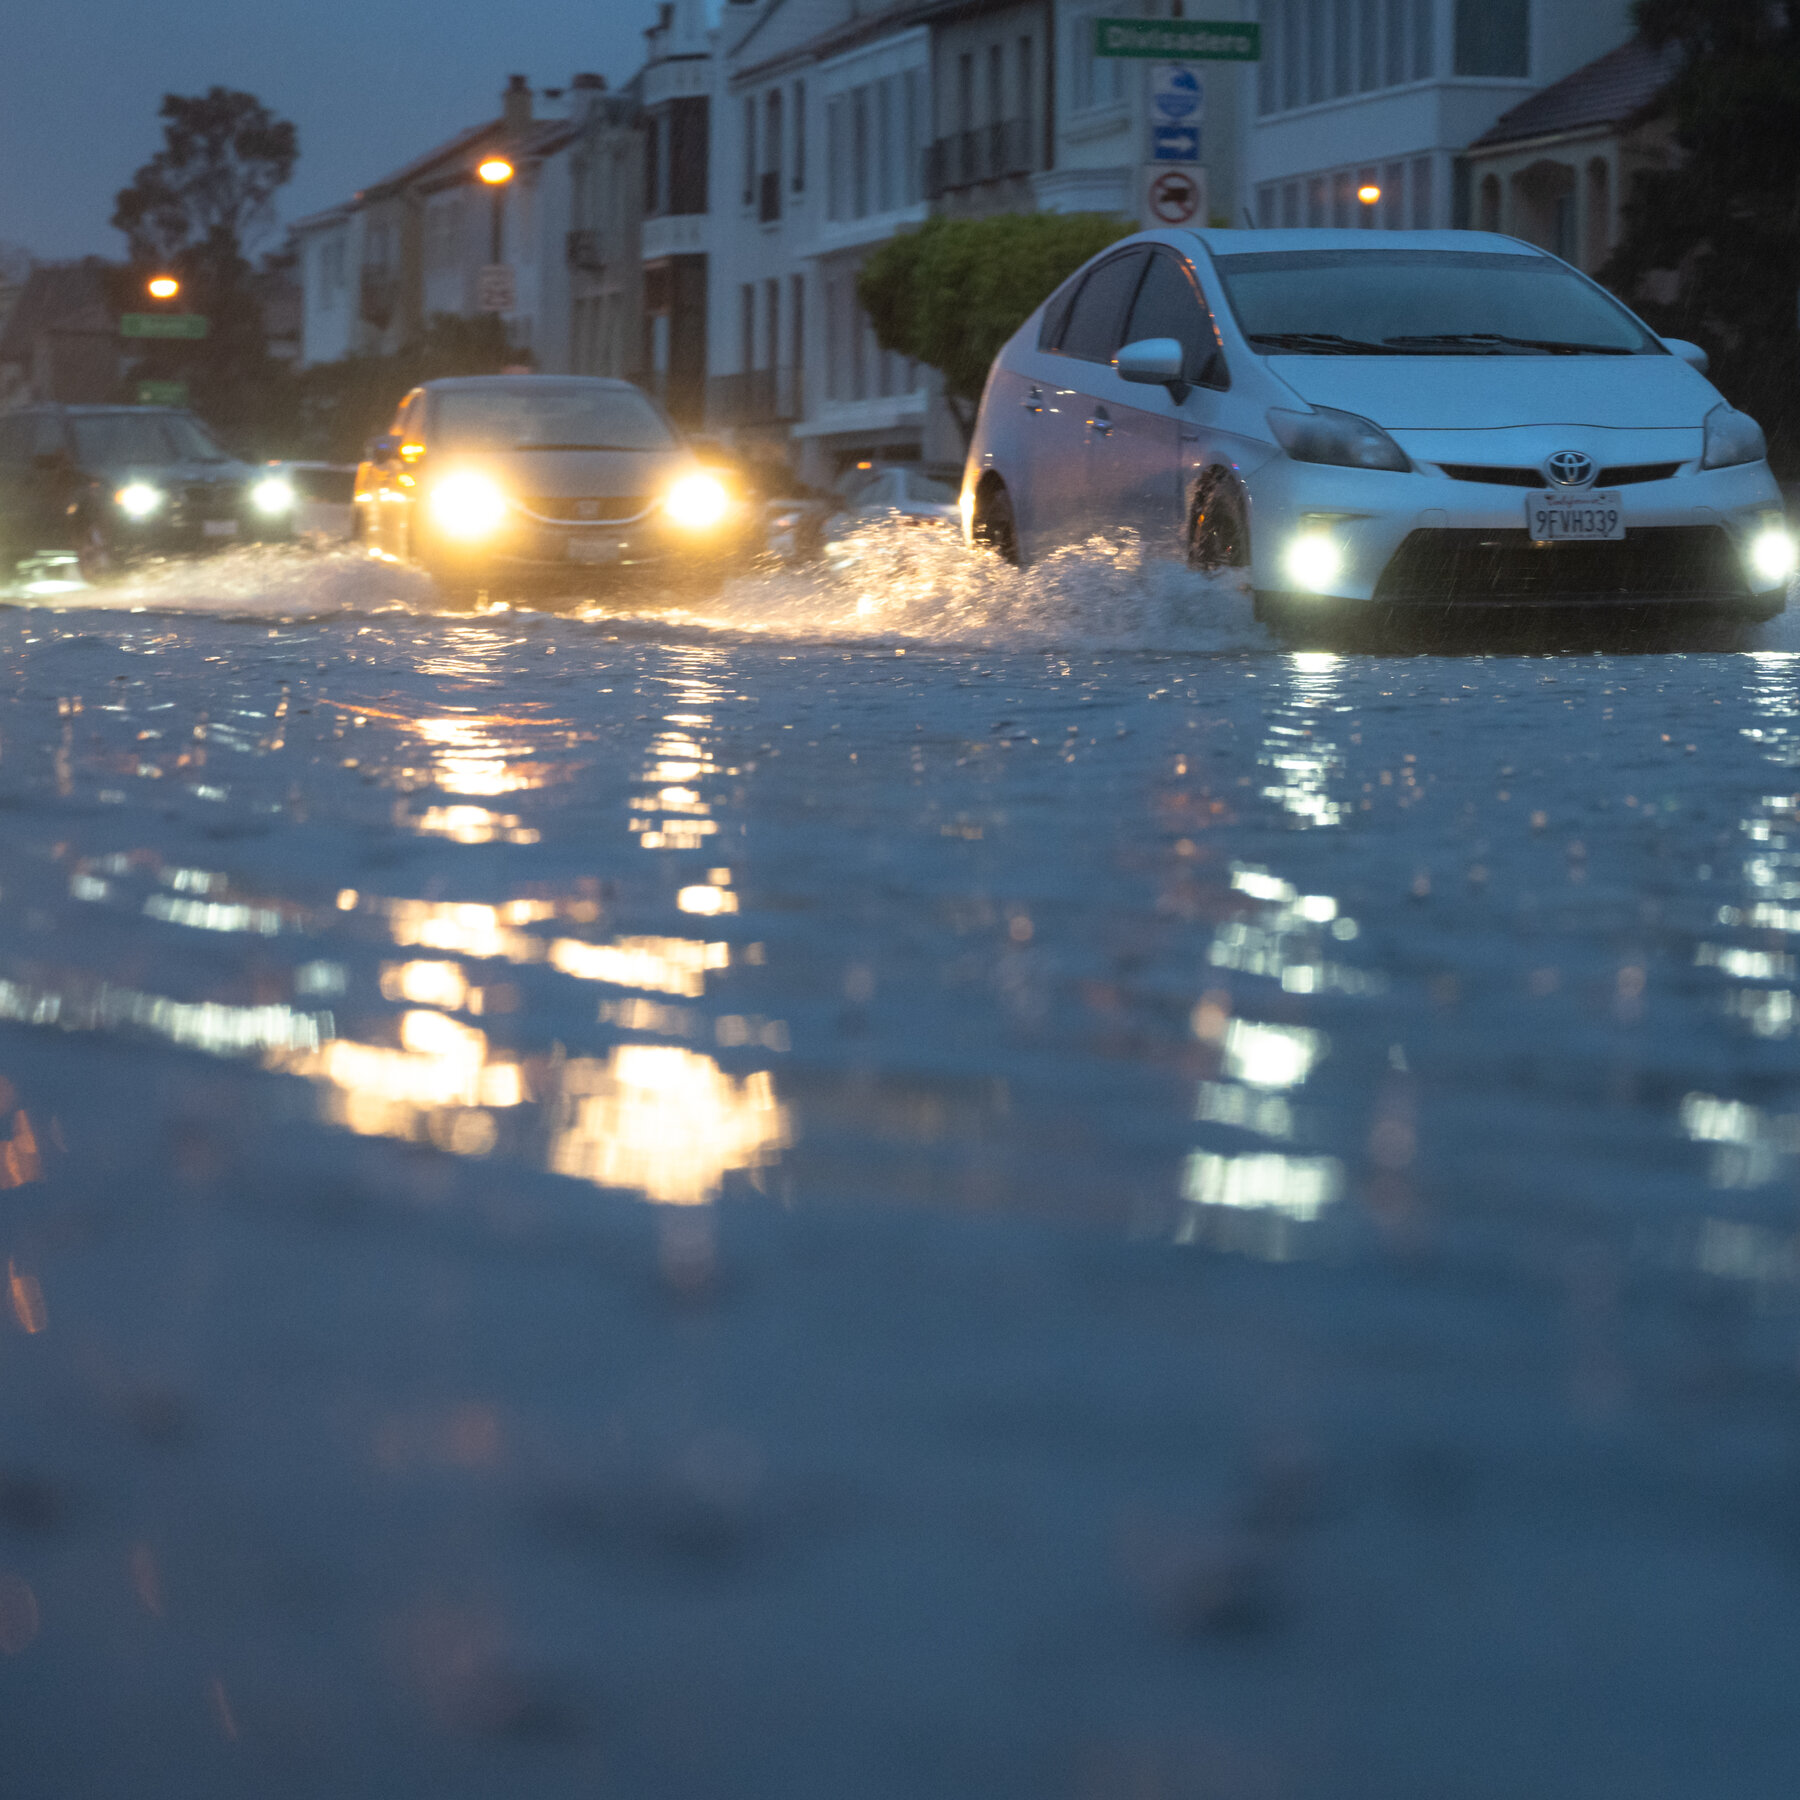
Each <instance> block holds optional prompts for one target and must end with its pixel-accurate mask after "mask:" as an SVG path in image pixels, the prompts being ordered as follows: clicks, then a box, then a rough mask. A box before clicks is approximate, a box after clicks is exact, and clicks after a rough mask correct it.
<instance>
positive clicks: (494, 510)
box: [431, 469, 506, 543]
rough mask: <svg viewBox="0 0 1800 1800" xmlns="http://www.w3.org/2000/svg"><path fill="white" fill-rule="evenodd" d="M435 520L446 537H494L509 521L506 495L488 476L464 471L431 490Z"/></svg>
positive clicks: (432, 512)
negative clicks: (507, 519)
mask: <svg viewBox="0 0 1800 1800" xmlns="http://www.w3.org/2000/svg"><path fill="white" fill-rule="evenodd" d="M431 519H432V523H433V524H434V525H436V526H437V528H438V530H439V531H441V532H442V533H443V534H444V536H445V537H450V538H461V539H463V540H464V541H465V542H468V543H473V542H474V541H475V540H476V539H478V538H484V537H492V536H493V535H494V533H495V532H496V531H498V530H499V529H500V527H501V525H503V524H504V523H505V521H506V495H505V494H504V493H503V492H502V491H501V489H500V486H499V484H498V483H497V482H494V481H490V480H489V479H488V477H487V476H485V475H478V474H476V473H475V471H474V470H473V469H462V470H459V471H458V472H457V473H456V474H454V475H446V476H445V477H444V479H443V480H442V481H440V482H439V483H438V484H437V486H436V487H434V488H433V489H432V490H431Z"/></svg>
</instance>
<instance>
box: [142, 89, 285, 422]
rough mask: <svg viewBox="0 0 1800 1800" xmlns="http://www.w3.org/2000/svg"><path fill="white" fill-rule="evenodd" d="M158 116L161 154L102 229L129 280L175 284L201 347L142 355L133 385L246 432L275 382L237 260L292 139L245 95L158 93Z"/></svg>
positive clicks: (249, 282)
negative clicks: (177, 384) (204, 327)
mask: <svg viewBox="0 0 1800 1800" xmlns="http://www.w3.org/2000/svg"><path fill="white" fill-rule="evenodd" d="M158 116H159V117H160V118H161V119H162V120H163V147H162V148H161V149H160V150H159V151H157V153H156V154H155V155H154V156H153V157H151V159H150V160H149V161H148V162H147V163H145V164H144V166H143V167H142V168H141V169H139V170H138V172H137V174H136V175H135V176H133V177H132V181H131V185H130V186H129V187H126V188H122V189H121V190H120V192H119V195H118V198H117V201H116V203H115V205H114V209H113V216H112V222H113V224H114V226H116V227H117V229H119V230H120V231H122V232H124V234H125V236H126V239H127V240H128V242H129V243H130V246H131V262H132V266H133V271H134V275H135V276H136V277H137V278H138V279H139V280H140V281H141V279H142V277H144V276H146V275H148V274H150V273H152V272H158V271H164V270H167V271H170V272H173V273H174V274H176V275H178V276H179V277H180V278H181V280H182V283H183V288H184V294H183V304H184V305H185V306H186V307H187V309H188V310H190V311H193V312H197V313H201V314H203V315H204V316H205V317H206V319H207V320H208V323H209V336H208V337H207V338H206V340H205V341H204V342H203V343H200V344H193V345H190V344H169V343H157V344H156V345H154V347H151V348H147V349H146V350H145V351H144V352H143V353H142V355H141V357H140V359H139V363H138V366H137V368H136V369H135V370H134V374H135V375H137V376H139V377H142V376H161V377H165V378H175V379H180V380H185V381H186V382H187V383H188V385H189V387H190V388H191V390H192V394H193V400H194V403H195V405H196V407H197V408H198V410H199V411H201V412H202V413H203V414H205V416H206V417H207V418H209V419H211V420H212V421H213V423H214V424H216V425H219V426H222V427H224V428H225V429H227V430H228V431H229V430H233V429H236V430H239V431H243V430H250V429H253V428H254V427H255V425H256V423H257V421H258V419H259V417H260V416H261V415H262V414H264V413H266V412H267V410H268V407H269V394H270V390H271V389H272V388H273V387H275V386H279V384H280V378H281V371H280V370H279V369H278V368H276V367H275V365H274V364H273V363H272V362H271V360H270V358H269V355H268V345H267V339H266V334H265V332H264V328H263V313H262V295H261V293H260V292H259V291H258V285H257V282H256V279H255V275H254V271H253V270H252V268H251V265H250V262H249V259H248V252H249V251H250V250H251V248H252V247H253V246H254V244H255V242H256V240H257V239H258V238H259V237H261V236H262V235H263V234H264V233H265V232H266V231H267V230H268V229H269V227H270V225H271V224H272V223H273V220H274V199H275V195H276V193H277V191H278V190H279V189H280V188H281V187H282V186H283V185H284V184H285V183H286V182H287V181H288V179H289V178H290V177H291V176H292V174H293V172H294V163H295V161H296V159H297V158H298V156H299V153H300V151H299V140H298V136H297V134H296V132H295V130H294V127H293V126H292V125H291V124H290V123H289V122H288V121H287V120H285V119H278V118H277V117H276V116H275V115H274V114H273V113H272V112H271V111H270V110H269V109H268V108H267V107H266V106H264V105H263V103H262V102H261V101H260V100H258V99H257V98H256V96H255V95H254V94H243V93H238V92H236V91H235V90H233V89H230V88H222V87H214V88H209V89H208V90H207V91H206V93H204V94H197V95H191V96H190V95H182V94H165V95H164V96H163V103H162V109H161V112H160V114H159V115H158Z"/></svg>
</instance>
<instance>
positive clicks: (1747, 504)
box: [1248, 457, 1786, 610]
mask: <svg viewBox="0 0 1800 1800" xmlns="http://www.w3.org/2000/svg"><path fill="white" fill-rule="evenodd" d="M1248 487H1249V493H1250V503H1251V543H1252V568H1251V579H1252V582H1253V584H1254V586H1255V587H1256V588H1257V589H1258V590H1259V591H1262V592H1269V593H1290V592H1293V591H1294V590H1295V589H1296V588H1297V587H1300V586H1302V585H1304V584H1302V583H1300V582H1297V581H1296V578H1295V573H1294V563H1293V561H1292V560H1291V559H1290V554H1289V552H1290V550H1291V547H1292V546H1293V545H1294V543H1295V542H1296V541H1297V540H1300V539H1303V538H1306V539H1312V538H1318V537H1324V538H1326V539H1328V540H1329V542H1330V544H1331V546H1332V548H1333V549H1334V550H1335V552H1336V560H1337V568H1336V570H1335V572H1334V573H1333V574H1332V575H1331V576H1330V578H1329V579H1328V580H1325V581H1323V582H1322V584H1321V585H1320V586H1319V587H1317V588H1316V589H1313V590H1312V592H1311V594H1310V596H1309V597H1310V598H1312V599H1314V600H1316V601H1317V602H1318V603H1321V604H1327V603H1329V602H1331V601H1334V600H1335V601H1350V602H1362V603H1374V604H1379V605H1383V606H1443V605H1451V606H1455V607H1457V608H1459V609H1460V608H1462V607H1465V606H1491V607H1516V606H1533V605H1555V606H1570V605H1574V606H1593V605H1600V606H1606V605H1638V606H1642V605H1661V604H1675V605H1684V606H1695V605H1699V606H1709V605H1712V606H1719V607H1723V608H1731V607H1752V608H1755V607H1758V606H1762V607H1763V608H1764V609H1765V610H1766V607H1767V605H1768V604H1770V603H1778V602H1779V599H1780V596H1781V594H1782V593H1783V591H1784V590H1785V588H1786V581H1785V579H1783V580H1779V581H1770V580H1768V579H1767V578H1764V577H1760V576H1759V575H1758V574H1757V573H1756V571H1755V568H1754V565H1753V563H1752V561H1751V558H1750V555H1749V549H1750V543H1751V540H1752V539H1753V538H1754V537H1755V535H1756V534H1757V533H1758V532H1759V531H1760V530H1762V529H1764V528H1766V527H1767V525H1768V524H1769V523H1770V522H1771V520H1772V518H1775V519H1778V516H1779V514H1780V511H1781V493H1780V490H1779V489H1778V488H1777V487H1776V485H1775V481H1774V478H1773V477H1772V476H1771V475H1770V474H1769V471H1768V469H1767V467H1766V466H1765V465H1763V464H1760V463H1755V464H1746V465H1744V466H1742V467H1740V468H1735V469H1709V470H1696V471H1693V472H1690V473H1678V474H1676V475H1674V476H1671V477H1669V478H1667V479H1664V480H1660V481H1646V482H1642V483H1639V484H1635V485H1631V486H1627V487H1624V488H1623V489H1622V490H1621V495H1620V497H1621V503H1622V506H1623V510H1624V514H1625V533H1626V535H1625V537H1624V539H1623V540H1622V541H1618V542H1612V543H1587V544H1557V545H1551V546H1547V547H1539V546H1535V545H1533V543H1532V542H1531V539H1530V535H1529V533H1528V532H1527V531H1526V529H1525V499H1526V490H1523V489H1520V488H1513V487H1496V486H1491V485H1488V484H1486V483H1480V482H1468V481H1456V480H1452V479H1450V478H1448V477H1446V476H1439V475H1428V474H1423V473H1414V474H1405V475H1398V474H1390V473H1387V472H1385V471H1377V470H1365V469H1336V468H1327V467H1324V466H1321V465H1317V464H1308V463H1296V462H1292V461H1290V460H1289V459H1288V458H1286V457H1277V458H1275V459H1274V460H1273V461H1271V462H1269V463H1266V464H1265V465H1264V466H1263V467H1262V468H1261V469H1259V470H1257V471H1256V473H1255V474H1254V475H1252V476H1251V477H1250V479H1249V482H1248Z"/></svg>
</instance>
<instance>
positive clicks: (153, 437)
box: [70, 412, 176, 469]
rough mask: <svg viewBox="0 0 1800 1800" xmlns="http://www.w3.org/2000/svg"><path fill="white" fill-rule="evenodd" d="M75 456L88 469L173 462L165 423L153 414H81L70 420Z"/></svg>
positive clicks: (172, 451)
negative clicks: (72, 429) (73, 436)
mask: <svg viewBox="0 0 1800 1800" xmlns="http://www.w3.org/2000/svg"><path fill="white" fill-rule="evenodd" d="M70 423H71V425H72V426H73V427H74V431H75V455H76V458H77V460H78V461H80V462H82V463H84V464H86V465H87V466H88V467H89V468H100V469H119V468H129V467H131V466H132V465H134V464H138V463H151V464H155V463H169V462H174V461H175V460H176V456H175V448H174V443H173V441H172V439H171V437H170V434H169V430H168V426H167V422H166V421H165V420H163V419H161V418H159V417H158V416H157V415H156V414H154V413H128V412H116V413H80V414H77V415H76V417H75V418H74V419H72V420H71V421H70Z"/></svg>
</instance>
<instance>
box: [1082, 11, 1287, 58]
mask: <svg viewBox="0 0 1800 1800" xmlns="http://www.w3.org/2000/svg"><path fill="white" fill-rule="evenodd" d="M1094 54H1095V55H1096V56H1148V57H1155V58H1157V59H1158V60H1159V61H1163V62H1261V61H1262V27H1261V26H1260V25H1238V24H1234V23H1233V22H1231V21H1230V20H1223V21H1221V20H1217V19H1096V20H1095V21H1094Z"/></svg>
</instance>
